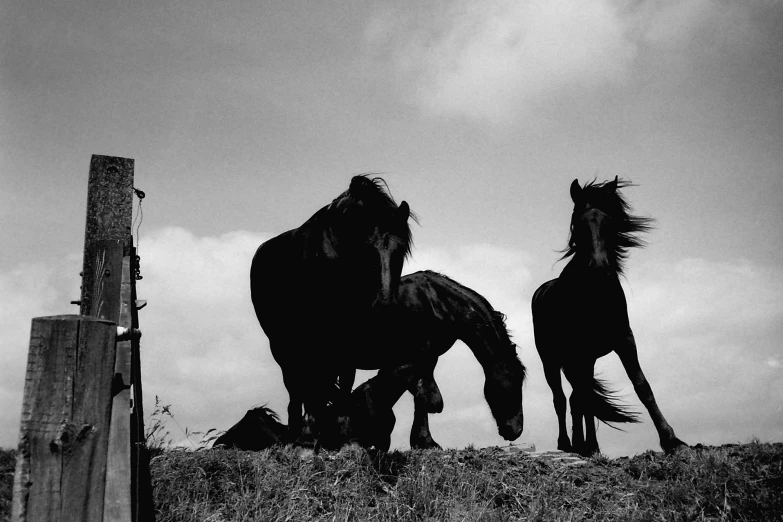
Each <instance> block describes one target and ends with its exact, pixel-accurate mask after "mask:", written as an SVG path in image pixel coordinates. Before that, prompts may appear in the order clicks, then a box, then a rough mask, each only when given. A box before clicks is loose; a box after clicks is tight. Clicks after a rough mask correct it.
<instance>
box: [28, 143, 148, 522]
mask: <svg viewBox="0 0 783 522" xmlns="http://www.w3.org/2000/svg"><path fill="white" fill-rule="evenodd" d="M133 167H134V161H133V160H132V159H127V158H116V157H111V156H98V155H94V156H93V157H92V160H91V162H90V175H89V182H88V191H87V220H86V225H85V239H84V260H83V270H82V289H81V299H80V301H79V302H78V304H79V305H80V308H81V315H80V316H62V317H67V318H71V319H70V321H66V323H67V324H71V323H73V324H74V325H75V326H71V328H72V329H73V328H75V329H76V332H75V333H71V334H69V335H71V337H74V338H75V339H77V340H78V342H82V341H81V337H79V329H80V328H83V327H82V325H83V324H88V325H93V323H94V324H107V325H110V326H111V327H112V328H114V330H113V331H114V332H115V333H114V335H113V336H112V337H111V342H109V343H108V344H107V342H108V341H106V342H104V340H103V339H101V340H100V342H98V340H92V338H86V340H85V341H84V343H83V344H78V343H77V345H78V346H79V347H80V348H79V350H81V351H78V350H77V351H76V352H75V353H77V354H80V355H79V357H80V358H82V359H83V358H85V355H81V354H82V353H84V354H88V355H87V356H86V357H87V359H89V358H96V357H99V355H96V354H103V355H100V357H103V359H101V360H102V361H104V362H105V361H108V360H109V359H111V368H110V370H111V371H110V372H109V375H110V379H109V381H108V382H104V381H103V380H100V379H98V378H96V379H93V378H92V375H91V374H89V373H84V372H82V373H78V372H76V371H71V370H68V372H70V373H68V375H70V377H64V378H65V379H66V380H67V381H68V382H70V383H71V384H70V386H73V387H74V388H78V389H85V390H97V391H95V392H94V393H97V394H99V395H100V397H101V398H100V400H99V399H95V401H94V402H91V403H90V404H91V405H92V406H91V407H94V408H99V409H100V411H101V412H104V411H105V412H106V414H107V415H108V419H107V420H106V421H105V422H104V421H103V420H101V421H100V422H98V421H96V423H95V424H89V423H87V424H89V425H90V426H92V428H91V429H93V430H97V431H101V435H100V436H97V435H96V436H95V437H93V439H95V441H96V442H95V443H94V445H96V447H98V446H100V447H102V448H103V450H102V452H101V451H98V450H95V451H93V452H92V453H91V455H92V458H93V460H95V459H99V460H100V462H99V461H98V460H95V462H94V465H95V467H96V469H100V470H102V471H101V472H100V473H102V474H103V475H102V476H103V482H102V484H101V486H100V488H98V487H92V488H91V489H88V490H84V491H82V490H79V489H78V488H77V489H76V490H75V491H79V492H80V493H83V494H84V495H86V496H85V497H84V498H83V499H81V500H71V501H69V503H68V504H67V505H66V504H62V502H60V501H58V500H56V499H57V498H59V497H58V495H62V491H65V490H68V488H69V487H71V486H69V484H71V483H75V482H80V481H83V478H82V477H81V476H78V475H76V474H74V473H71V472H70V471H68V470H69V469H71V468H66V467H63V466H60V468H52V469H51V470H50V471H47V469H49V468H48V467H47V466H50V465H53V464H51V463H50V462H49V461H52V462H54V461H55V460H57V459H56V458H54V456H53V455H56V454H57V451H56V450H57V448H58V447H59V446H58V444H59V443H57V442H56V440H58V439H51V440H52V441H54V442H49V446H50V450H51V452H52V455H49V458H48V459H47V458H43V457H42V454H43V452H45V448H46V444H47V442H46V440H48V439H47V438H51V434H50V433H49V432H47V431H46V430H42V429H41V428H40V425H46V426H48V424H47V423H51V422H55V423H56V422H59V423H60V424H63V423H65V425H70V424H74V423H76V420H69V419H70V417H68V416H67V415H65V414H62V415H60V417H62V419H64V420H56V419H55V420H52V419H54V417H53V416H52V414H51V412H50V411H49V410H48V409H46V408H45V407H43V406H41V404H43V403H45V402H46V400H48V399H49V398H48V397H47V396H45V395H41V394H42V393H47V391H46V390H47V388H45V387H44V388H41V387H40V386H38V385H37V384H35V383H38V382H39V381H40V382H43V381H46V379H47V378H48V377H47V376H46V375H47V373H48V372H50V371H60V370H57V369H56V368H55V367H54V366H52V365H51V364H49V363H48V362H47V361H49V360H50V359H52V360H55V361H59V360H60V359H61V358H63V357H66V359H67V356H66V355H62V354H61V352H62V353H63V354H64V353H70V352H68V350H71V351H72V352H73V350H74V349H72V348H69V346H70V345H68V344H67V343H66V341H68V339H71V337H62V336H57V335H54V336H49V337H46V339H49V341H47V342H48V343H50V344H48V345H47V346H46V347H45V348H42V347H41V346H40V341H39V340H38V339H39V338H42V337H41V335H40V334H38V333H37V330H36V328H39V329H41V328H44V330H45V329H46V328H54V327H48V326H46V324H43V325H42V326H38V327H37V326H36V325H37V324H38V323H41V320H42V319H49V320H52V321H55V323H56V324H58V325H59V324H61V323H63V321H64V319H63V320H60V319H59V316H58V318H39V319H35V320H33V334H32V336H31V342H30V355H29V360H28V376H27V381H26V386H25V398H24V405H25V406H24V409H23V414H22V430H21V434H20V449H23V448H22V446H23V444H24V443H25V441H28V444H29V441H31V440H35V441H37V442H35V444H34V445H33V446H30V447H31V448H37V450H36V451H38V453H32V452H30V451H27V452H25V451H20V457H19V459H18V462H17V474H16V477H15V483H14V504H13V508H14V511H13V517H14V518H13V520H15V521H17V520H19V521H22V520H24V521H33V520H106V521H110V520H111V521H115V520H116V521H123V522H124V521H131V520H132V521H138V520H143V521H145V522H146V521H149V520H153V518H154V511H153V509H152V501H151V500H152V499H151V491H150V488H149V467H148V460H147V456H146V451H145V448H144V446H143V443H144V422H143V410H142V400H141V375H140V364H139V341H138V338H139V335H138V327H139V323H138V315H137V313H136V306H135V302H136V284H135V283H136V279H135V270H134V268H135V263H136V253H135V249H134V247H133V238H132V237H131V223H132V221H131V220H132V209H133V191H134V189H133ZM44 323H46V322H45V321H44ZM60 328H62V327H60ZM93 328H95V327H93ZM46 331H48V330H46ZM58 331H59V330H58ZM87 331H90V330H87ZM118 331H123V332H128V335H125V334H123V336H122V337H117V333H116V332H118ZM134 333H135V334H136V335H134ZM68 342H71V344H73V343H74V342H76V341H68ZM64 343H65V344H64ZM85 343H86V344H85ZM93 352H95V353H93ZM39 354H48V355H45V356H44V355H39ZM58 354H59V355H58ZM39 359H41V360H42V361H44V363H41V364H43V366H42V368H43V369H42V370H40V369H38V366H35V364H38V363H35V364H34V362H35V361H37V360H39ZM39 366H40V365H39ZM40 372H43V374H42V376H38V377H36V376H37V375H38V373H40ZM96 375H97V374H96ZM101 376H102V374H101ZM101 378H102V377H101ZM36 379H37V380H36ZM69 379H70V380H69ZM67 386H68V385H66V386H65V387H64V388H62V389H60V388H58V389H56V390H53V392H56V393H66V394H67V390H66V391H63V390H65V389H66V388H67ZM104 395H105V401H104ZM57 401H66V402H67V398H66V399H62V398H59V397H57V398H55V404H57V403H58V402H57ZM100 401H104V402H106V404H105V405H104V404H103V403H102V402H101V403H99V402H100ZM60 409H61V410H62V411H63V412H66V408H65V406H63V407H62V408H60ZM68 411H70V410H68ZM101 419H103V418H102V417H101ZM77 420H78V419H77ZM42 423H43V424H42ZM69 423H70V424H69ZM76 424H78V423H76ZM87 424H85V425H87ZM58 429H59V428H58ZM79 429H81V428H79ZM66 432H67V430H66ZM68 433H70V432H67V433H66V438H70V437H71V436H70V435H69V434H68ZM79 433H81V431H78V430H77V435H78V434H79ZM90 433H92V432H90ZM39 437H43V439H41V440H38V438H39ZM77 439H78V436H77ZM79 440H81V439H79ZM104 442H105V447H104ZM41 448H44V449H41ZM39 450H40V451H39ZM69 451H70V450H69ZM91 451H92V450H91ZM39 453H40V454H39ZM61 453H63V452H62V451H61ZM69 455H75V453H73V452H71V453H68V454H67V455H65V453H63V456H62V457H61V458H60V460H66V461H68V462H70V460H69V459H71V457H70V456H69ZM41 466H43V468H41V469H39V468H40V467H41ZM57 469H60V470H61V471H60V472H58V471H57ZM25 470H27V471H28V473H27V475H25V473H24V472H25ZM57 473H60V475H59V476H60V480H61V485H60V486H58V487H60V490H62V491H60V490H57V491H58V492H57V493H51V494H48V495H45V496H43V497H42V496H41V495H40V493H41V492H40V491H39V489H38V488H39V487H43V485H44V484H46V483H47V482H46V481H47V480H48V479H47V478H46V477H48V476H50V475H51V476H54V475H55V474H57ZM96 473H98V472H96ZM100 473H98V474H100ZM96 476H97V475H96ZM52 480H53V481H54V479H52ZM96 480H97V479H96ZM52 484H54V482H52ZM55 489H56V488H55ZM71 489H73V488H71ZM17 490H18V492H17ZM46 491H48V490H46ZM53 491H54V490H53ZM17 493H18V494H17ZM71 497H73V495H71ZM71 497H69V498H71ZM39 499H40V500H39ZM58 502H59V503H58ZM80 502H82V503H84V505H85V506H86V507H85V509H84V510H81V511H79V510H74V509H75V508H73V506H74V505H76V504H79V503H80ZM39 503H42V505H41V507H40V508H39V507H37V506H39ZM34 504H35V506H36V507H33V505H34ZM44 506H46V507H44ZM45 513H50V514H51V515H52V516H48V515H45ZM30 514H33V515H34V516H30ZM58 514H59V515H58ZM82 514H84V516H82ZM77 515H78V516H77Z"/></svg>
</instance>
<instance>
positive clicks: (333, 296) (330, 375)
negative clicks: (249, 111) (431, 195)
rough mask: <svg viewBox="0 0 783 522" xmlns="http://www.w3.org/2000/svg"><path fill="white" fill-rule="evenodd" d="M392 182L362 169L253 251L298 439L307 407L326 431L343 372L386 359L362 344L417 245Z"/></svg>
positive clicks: (262, 311) (267, 328)
mask: <svg viewBox="0 0 783 522" xmlns="http://www.w3.org/2000/svg"><path fill="white" fill-rule="evenodd" d="M384 186H385V183H384V182H383V180H381V179H380V178H374V179H371V178H368V177H367V176H355V177H354V178H352V179H351V183H350V187H349V188H348V190H347V191H345V192H344V193H342V194H341V195H340V196H338V197H337V198H335V199H334V201H332V203H331V204H330V205H327V206H325V207H323V208H322V209H321V210H319V211H318V212H316V213H315V214H314V215H313V216H312V217H311V218H310V219H309V220H307V221H306V222H305V223H304V224H303V225H302V226H300V227H299V228H296V229H293V230H289V231H288V232H284V233H283V234H280V235H279V236H277V237H274V238H272V239H270V240H269V241H267V242H265V243H263V244H262V245H261V246H260V247H259V248H258V251H257V252H256V254H255V256H254V257H253V263H252V266H251V269H250V290H251V297H252V300H253V306H254V308H255V311H256V316H257V317H258V320H259V322H260V324H261V327H262V328H263V329H264V332H265V333H266V335H267V337H268V338H269V344H270V348H271V351H272V355H273V356H274V358H275V360H276V361H277V363H278V364H279V365H280V368H281V370H282V372H283V380H284V383H285V386H286V389H287V390H288V393H289V399H290V400H289V405H288V425H289V429H290V431H291V435H292V438H293V439H294V440H296V439H297V438H298V437H299V436H300V435H301V431H302V427H303V424H302V407H303V406H304V407H305V409H306V410H307V411H308V413H309V414H311V415H312V416H313V417H314V418H315V423H316V431H317V430H318V425H319V417H321V416H322V415H324V414H325V413H326V405H327V403H329V402H330V401H334V400H336V397H335V396H334V393H333V390H334V389H335V387H334V383H335V382H336V381H337V377H338V375H340V374H341V373H343V372H345V371H348V370H350V371H354V368H357V367H358V368H364V367H369V368H378V367H380V365H381V364H380V362H379V359H378V358H379V356H380V354H379V353H378V352H376V351H366V350H363V349H361V348H362V347H366V346H374V345H375V343H374V342H372V341H373V339H374V338H375V337H376V336H377V335H378V333H379V332H377V331H376V330H377V328H376V326H377V324H379V323H378V321H383V322H386V321H387V319H386V318H385V316H386V315H388V314H389V312H390V311H391V310H393V309H394V302H395V300H396V297H397V292H398V284H399V280H400V275H401V272H402V265H403V262H404V259H405V257H406V256H407V255H408V254H409V252H410V248H411V232H410V228H409V226H408V218H409V216H410V215H411V214H410V209H409V207H408V204H407V203H406V202H404V201H403V202H402V203H401V204H400V205H399V206H397V204H396V203H395V202H394V200H393V199H392V198H391V196H390V195H389V194H388V193H387V192H386V190H384ZM348 392H350V388H348Z"/></svg>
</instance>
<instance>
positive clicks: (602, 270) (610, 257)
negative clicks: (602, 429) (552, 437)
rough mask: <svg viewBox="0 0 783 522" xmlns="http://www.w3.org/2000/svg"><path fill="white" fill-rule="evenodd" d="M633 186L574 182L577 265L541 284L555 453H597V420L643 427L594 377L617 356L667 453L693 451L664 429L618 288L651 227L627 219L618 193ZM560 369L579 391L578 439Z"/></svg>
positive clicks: (574, 406) (538, 308) (540, 333)
mask: <svg viewBox="0 0 783 522" xmlns="http://www.w3.org/2000/svg"><path fill="white" fill-rule="evenodd" d="M629 186H632V185H631V183H630V182H628V181H625V180H618V178H616V177H615V179H614V181H610V182H605V183H595V182H591V183H587V184H585V186H584V187H581V186H580V185H579V182H578V180H574V181H573V183H572V184H571V199H572V201H573V203H574V210H573V214H572V216H571V234H570V238H569V240H568V247H567V248H566V249H565V253H564V255H563V257H562V258H561V259H566V258H568V257H572V259H571V260H570V261H569V262H568V264H567V265H566V266H565V268H564V269H563V271H562V272H561V274H560V277H558V278H557V279H553V280H551V281H547V282H546V283H544V284H543V285H541V286H540V287H539V288H538V290H536V292H535V293H534V294H533V299H532V311H533V327H534V334H535V341H536V348H537V349H538V353H539V355H540V357H541V361H542V363H543V365H544V373H545V376H546V381H547V383H548V384H549V387H550V388H551V389H552V396H553V402H554V406H555V412H556V413H557V421H558V428H559V434H558V439H557V448H558V449H560V450H563V451H574V452H576V453H579V454H581V455H586V456H587V455H592V454H594V453H596V452H598V451H599V447H598V441H597V439H596V433H595V421H594V418H597V419H599V420H601V421H603V422H604V423H607V424H609V425H610V426H611V423H621V422H638V416H637V414H635V413H633V412H630V411H627V410H626V409H625V408H624V407H623V406H620V405H618V404H617V403H616V402H615V401H614V400H613V399H614V397H613V394H612V392H610V391H609V390H608V389H607V388H606V386H605V384H604V383H603V382H601V381H600V380H598V379H596V378H595V375H594V368H595V361H596V360H597V359H598V358H600V357H603V356H604V355H607V354H608V353H610V352H612V351H614V352H615V353H617V355H618V356H619V357H620V361H621V362H622V364H623V367H624V368H625V371H626V373H627V374H628V377H629V378H630V380H631V382H632V383H633V386H634V390H635V391H636V394H637V396H638V397H639V399H640V400H641V401H642V404H644V406H645V407H646V408H647V411H648V412H649V414H650V417H651V418H652V420H653V423H654V424H655V428H656V430H657V431H658V435H659V437H660V443H661V447H662V448H663V450H664V451H666V452H674V451H679V450H681V449H683V448H686V447H687V446H686V444H685V443H684V442H682V441H681V440H680V439H678V438H677V437H676V436H675V434H674V430H673V429H672V427H671V426H670V425H669V423H668V422H666V419H665V418H664V416H663V414H662V413H661V410H660V409H659V408H658V405H657V403H656V401H655V397H654V396H653V392H652V388H650V385H649V383H648V382H647V379H646V377H645V376H644V373H643V372H642V369H641V367H640V366H639V357H638V355H637V351H636V342H635V340H634V336H633V332H632V331H631V326H630V321H629V319H628V308H627V303H626V300H625V294H624V292H623V289H622V286H621V285H620V279H619V276H620V275H622V274H623V268H624V262H625V260H626V259H627V256H628V249H630V248H634V247H642V246H644V242H643V241H642V240H641V239H640V238H639V237H638V234H639V233H644V232H648V231H649V230H650V229H651V227H652V219H650V218H645V217H638V216H633V215H631V214H630V213H629V211H630V206H629V205H628V203H627V202H626V201H625V199H624V198H623V196H622V195H621V194H620V192H618V191H619V190H620V189H622V188H625V187H629ZM561 370H562V371H563V373H564V374H565V376H566V379H568V382H569V383H570V384H571V387H572V388H573V391H572V393H571V398H570V404H571V418H572V440H569V438H568V432H567V430H566V421H565V414H566V399H565V394H564V393H563V387H562V382H561V380H560V371H561ZM583 420H584V430H583V424H582V421H583ZM585 431H586V434H585Z"/></svg>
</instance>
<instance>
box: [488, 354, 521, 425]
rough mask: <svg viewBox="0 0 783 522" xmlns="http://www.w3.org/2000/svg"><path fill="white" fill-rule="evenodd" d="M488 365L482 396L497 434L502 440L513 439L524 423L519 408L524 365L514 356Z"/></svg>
mask: <svg viewBox="0 0 783 522" xmlns="http://www.w3.org/2000/svg"><path fill="white" fill-rule="evenodd" d="M491 364H492V368H491V369H490V370H489V371H488V372H487V375H486V381H485V382H484V397H485V398H486V400H487V404H489V409H490V411H491V412H492V416H493V417H494V418H495V422H496V423H497V426H498V434H500V436H501V437H503V438H504V439H506V440H516V439H517V438H519V436H520V435H521V434H522V430H523V428H524V424H525V416H524V413H523V411H522V384H523V383H524V380H525V367H524V366H523V365H522V362H521V361H520V360H519V358H518V357H517V356H516V355H514V356H513V357H512V358H509V359H508V360H505V361H500V360H499V361H493V362H492V363H491Z"/></svg>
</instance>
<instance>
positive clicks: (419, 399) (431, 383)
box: [408, 357, 443, 413]
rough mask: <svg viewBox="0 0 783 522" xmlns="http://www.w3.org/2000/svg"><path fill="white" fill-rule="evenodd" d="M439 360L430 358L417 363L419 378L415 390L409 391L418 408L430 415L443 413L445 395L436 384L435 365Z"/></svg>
mask: <svg viewBox="0 0 783 522" xmlns="http://www.w3.org/2000/svg"><path fill="white" fill-rule="evenodd" d="M436 364H438V358H437V357H435V358H428V359H426V360H425V361H423V362H420V363H416V368H417V374H418V378H417V379H416V380H415V389H410V388H409V390H408V391H410V392H411V394H413V399H414V403H415V404H416V407H417V408H419V407H421V408H422V409H423V411H426V412H428V413H440V412H442V411H443V395H441V393H440V388H438V384H437V383H436V382H435V375H434V372H435V365H436Z"/></svg>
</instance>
